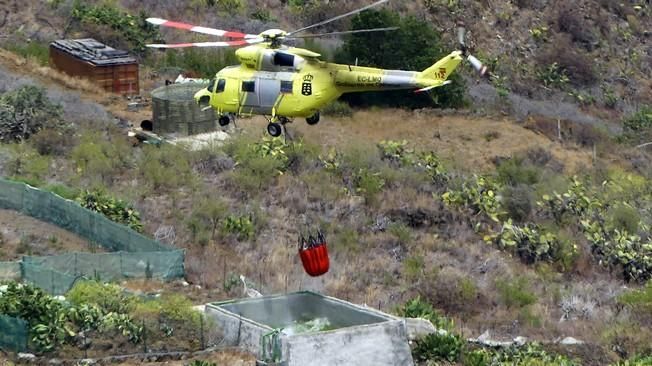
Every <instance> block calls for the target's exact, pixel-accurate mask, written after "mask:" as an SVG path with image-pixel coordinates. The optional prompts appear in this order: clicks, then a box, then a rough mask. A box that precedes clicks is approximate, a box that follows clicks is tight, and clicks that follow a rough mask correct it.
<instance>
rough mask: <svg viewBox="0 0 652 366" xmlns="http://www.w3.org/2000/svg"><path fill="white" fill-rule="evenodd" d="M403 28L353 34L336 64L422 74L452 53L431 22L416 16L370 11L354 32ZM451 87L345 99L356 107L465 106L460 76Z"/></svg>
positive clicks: (354, 26)
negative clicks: (446, 49) (444, 47)
mask: <svg viewBox="0 0 652 366" xmlns="http://www.w3.org/2000/svg"><path fill="white" fill-rule="evenodd" d="M383 27H399V29H398V30H396V31H393V32H391V33H388V32H375V33H357V34H352V35H350V36H349V37H348V38H347V39H346V41H345V43H344V46H343V47H342V49H341V50H340V51H339V52H338V54H337V55H336V61H337V62H340V63H347V64H353V63H355V62H356V59H357V61H358V64H359V65H363V66H371V67H380V68H384V69H399V70H416V71H422V70H425V69H426V68H428V67H430V66H431V65H432V64H434V63H435V62H436V61H437V60H439V59H440V58H442V57H443V56H445V55H446V54H447V53H448V52H447V51H444V50H443V49H442V47H441V41H440V38H439V33H438V32H437V31H436V30H435V29H434V28H433V27H432V26H431V25H430V24H429V23H427V22H425V21H421V20H418V19H416V18H415V17H413V16H408V17H404V18H401V17H399V16H398V14H396V13H392V12H390V11H388V10H384V9H383V10H379V11H366V12H363V13H360V14H358V15H357V16H355V17H354V18H353V20H352V29H354V30H355V29H367V28H383ZM450 80H451V81H452V83H451V84H449V85H446V86H444V87H440V88H435V89H434V90H432V91H431V92H430V93H422V94H414V93H413V92H412V91H411V90H399V91H388V92H370V93H353V94H348V95H345V96H344V99H345V100H346V101H348V102H349V103H351V104H353V105H363V106H367V105H383V106H392V107H409V108H423V107H434V106H437V107H461V106H463V105H464V103H465V98H464V94H465V90H466V86H465V84H464V81H463V79H462V78H461V77H460V76H459V74H457V73H453V75H451V77H450Z"/></svg>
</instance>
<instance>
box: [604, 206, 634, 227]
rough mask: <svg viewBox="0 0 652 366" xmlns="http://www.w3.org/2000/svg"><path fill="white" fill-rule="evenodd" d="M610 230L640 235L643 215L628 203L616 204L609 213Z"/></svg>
mask: <svg viewBox="0 0 652 366" xmlns="http://www.w3.org/2000/svg"><path fill="white" fill-rule="evenodd" d="M607 214H608V215H609V216H608V219H607V220H608V226H609V228H610V229H612V230H614V229H617V230H621V231H626V232H628V233H638V228H639V223H640V222H641V215H640V213H639V211H638V210H637V209H636V208H634V207H632V206H630V205H629V204H627V203H621V204H616V205H614V206H612V207H610V208H609V210H608V211H607Z"/></svg>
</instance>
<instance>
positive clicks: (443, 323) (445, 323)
mask: <svg viewBox="0 0 652 366" xmlns="http://www.w3.org/2000/svg"><path fill="white" fill-rule="evenodd" d="M397 313H398V315H399V316H402V317H404V318H423V319H427V320H429V321H430V322H431V323H432V325H434V326H435V328H437V329H443V330H446V331H451V330H452V329H453V326H454V324H453V321H452V320H450V319H448V318H446V317H444V316H443V315H441V314H439V312H437V310H435V309H434V308H433V307H432V305H430V304H429V303H427V302H425V301H423V300H422V299H421V297H420V296H417V297H415V298H413V299H412V300H410V301H408V302H406V303H405V304H404V305H403V306H402V307H400V308H399V309H398V310H397Z"/></svg>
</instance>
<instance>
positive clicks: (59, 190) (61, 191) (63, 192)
mask: <svg viewBox="0 0 652 366" xmlns="http://www.w3.org/2000/svg"><path fill="white" fill-rule="evenodd" d="M43 189H45V190H46V191H50V192H52V193H54V194H56V195H58V196H60V197H63V198H65V199H69V200H74V199H75V198H77V197H79V193H80V192H79V189H77V188H70V187H68V186H66V185H64V184H50V185H48V186H45V187H43Z"/></svg>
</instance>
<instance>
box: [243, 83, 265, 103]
mask: <svg viewBox="0 0 652 366" xmlns="http://www.w3.org/2000/svg"><path fill="white" fill-rule="evenodd" d="M256 84H257V83H256V81H255V80H244V81H243V82H242V87H241V89H240V91H241V93H242V96H241V103H240V104H242V106H243V107H245V108H246V109H250V108H256V107H258V106H259V105H260V103H259V102H258V94H257V93H256Z"/></svg>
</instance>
